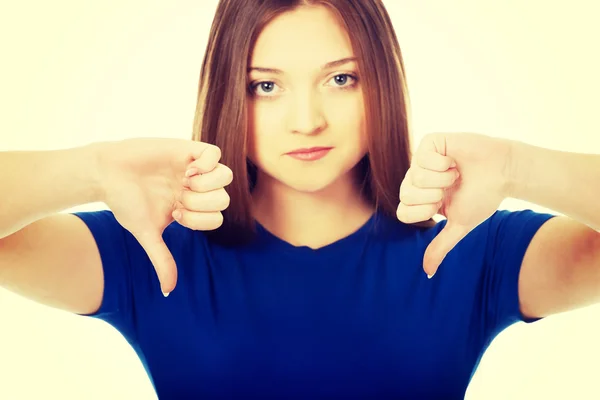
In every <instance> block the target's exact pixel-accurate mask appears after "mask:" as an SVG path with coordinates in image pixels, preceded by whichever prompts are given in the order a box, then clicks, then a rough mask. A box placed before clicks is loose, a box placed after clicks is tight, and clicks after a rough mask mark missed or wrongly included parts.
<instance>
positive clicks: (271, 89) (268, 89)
mask: <svg viewBox="0 0 600 400" xmlns="http://www.w3.org/2000/svg"><path fill="white" fill-rule="evenodd" d="M275 86H277V85H276V84H275V82H272V81H262V82H254V83H252V84H250V91H251V92H252V93H253V94H258V95H262V94H266V95H269V94H272V93H275ZM259 88H260V90H261V91H262V94H261V93H257V90H258V89H259Z"/></svg>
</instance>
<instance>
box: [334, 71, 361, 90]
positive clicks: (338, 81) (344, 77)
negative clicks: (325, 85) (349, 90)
mask: <svg viewBox="0 0 600 400" xmlns="http://www.w3.org/2000/svg"><path fill="white" fill-rule="evenodd" d="M331 80H333V81H334V82H335V86H339V87H344V88H345V87H351V86H354V84H355V83H356V81H357V78H356V77H355V76H353V75H350V74H338V75H336V76H334V77H333V78H331ZM349 80H350V81H351V83H350V84H349V85H347V84H346V83H347V82H348V81H349Z"/></svg>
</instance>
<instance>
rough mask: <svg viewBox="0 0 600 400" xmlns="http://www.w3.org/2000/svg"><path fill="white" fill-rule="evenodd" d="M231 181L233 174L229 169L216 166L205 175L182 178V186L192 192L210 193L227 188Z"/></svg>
mask: <svg viewBox="0 0 600 400" xmlns="http://www.w3.org/2000/svg"><path fill="white" fill-rule="evenodd" d="M232 181H233V172H232V171H231V169H229V167H227V166H225V165H223V164H218V165H217V166H216V168H215V169H214V170H212V171H210V172H208V173H206V174H202V175H194V176H191V177H189V178H184V181H183V184H184V186H187V187H188V188H190V189H191V190H192V191H194V192H210V191H211V190H217V189H220V188H223V187H225V186H228V185H229V184H230V183H231V182H232Z"/></svg>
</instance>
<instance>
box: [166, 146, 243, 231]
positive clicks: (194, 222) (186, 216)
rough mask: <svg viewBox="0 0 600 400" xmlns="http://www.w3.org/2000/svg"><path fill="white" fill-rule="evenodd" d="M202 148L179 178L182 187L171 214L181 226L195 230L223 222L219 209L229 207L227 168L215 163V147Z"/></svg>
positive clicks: (231, 175) (216, 158)
mask: <svg viewBox="0 0 600 400" xmlns="http://www.w3.org/2000/svg"><path fill="white" fill-rule="evenodd" d="M210 152H211V154H206V153H207V151H205V152H204V153H205V154H203V157H202V158H199V159H197V160H195V161H193V162H192V163H190V165H189V166H188V168H187V170H186V172H185V176H184V177H183V179H182V182H181V183H182V188H183V189H182V190H181V192H180V196H179V198H178V199H177V204H176V207H175V210H173V213H172V216H173V219H175V220H176V221H177V222H179V223H180V224H181V225H184V226H186V227H188V228H191V229H195V230H213V229H217V228H218V227H219V226H221V225H222V223H223V214H222V213H221V211H223V210H225V209H226V208H227V207H228V206H229V201H230V199H229V195H228V194H227V192H226V191H225V187H226V186H228V185H229V184H230V183H231V182H232V181H233V172H232V171H231V169H229V167H227V166H225V165H223V164H221V163H218V160H219V159H220V156H221V152H220V150H219V149H218V148H217V147H213V148H211V149H210Z"/></svg>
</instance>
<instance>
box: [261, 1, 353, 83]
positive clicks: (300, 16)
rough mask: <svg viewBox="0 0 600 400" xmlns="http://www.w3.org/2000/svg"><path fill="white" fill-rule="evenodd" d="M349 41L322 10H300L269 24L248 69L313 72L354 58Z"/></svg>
mask: <svg viewBox="0 0 600 400" xmlns="http://www.w3.org/2000/svg"><path fill="white" fill-rule="evenodd" d="M353 55H354V54H353V51H352V45H351V43H350V38H349V36H348V33H347V32H346V30H345V28H344V26H343V25H342V24H341V23H340V21H339V20H338V18H337V17H336V15H335V14H334V13H333V12H332V11H330V10H329V9H328V8H327V7H324V6H318V7H315V6H311V7H307V6H304V7H299V8H297V9H294V10H293V11H288V12H285V13H283V14H281V15H279V16H277V17H276V18H274V19H273V20H272V21H270V22H269V23H268V24H267V25H266V26H265V28H264V29H263V31H262V32H261V33H260V34H259V36H258V39H257V41H256V44H255V46H254V49H253V51H252V55H251V59H250V65H252V66H261V67H266V68H269V67H272V68H278V69H282V70H284V71H286V72H287V71H294V70H298V71H300V70H306V69H310V70H313V69H315V68H318V67H319V66H321V65H323V64H325V63H327V62H330V61H333V60H338V59H341V58H345V57H350V56H353Z"/></svg>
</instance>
